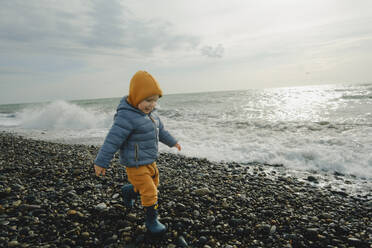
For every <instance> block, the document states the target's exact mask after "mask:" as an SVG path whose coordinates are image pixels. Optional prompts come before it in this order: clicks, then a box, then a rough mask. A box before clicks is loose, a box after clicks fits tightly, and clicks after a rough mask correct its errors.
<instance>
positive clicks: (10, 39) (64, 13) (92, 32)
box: [0, 0, 200, 55]
mask: <svg viewBox="0 0 372 248" xmlns="http://www.w3.org/2000/svg"><path fill="white" fill-rule="evenodd" d="M56 3H57V2H54V1H27V2H24V1H17V0H13V1H5V2H4V3H3V4H2V8H1V10H0V44H6V45H8V46H9V45H17V44H18V45H19V44H21V45H22V46H24V45H25V44H27V45H28V46H31V47H32V49H33V50H35V49H38V50H44V49H52V50H56V51H58V50H59V49H62V52H64V51H65V50H66V49H67V50H68V49H69V48H71V50H73V52H79V50H81V51H82V53H86V51H85V50H86V49H89V50H91V52H92V53H94V51H95V50H99V51H98V52H102V50H104V51H105V52H107V53H112V52H113V51H116V52H118V53H125V52H133V53H138V54H142V55H149V54H152V53H153V52H154V51H156V50H158V49H161V50H164V51H174V50H188V49H190V48H192V49H195V48H196V47H197V46H198V44H199V42H200V38H199V37H197V36H192V35H187V34H178V33H175V31H174V30H173V26H172V24H171V23H169V22H165V21H162V20H143V19H141V18H137V17H136V16H135V15H134V14H133V13H131V11H130V10H129V9H128V8H127V7H126V6H124V5H123V4H122V2H121V1H119V0H112V1H110V3H108V2H107V1H104V0H92V1H90V2H77V1H67V2H64V3H63V4H62V3H59V2H58V6H57V4H56ZM61 5H63V6H61ZM13 43H16V44H13ZM110 50H111V51H110Z"/></svg>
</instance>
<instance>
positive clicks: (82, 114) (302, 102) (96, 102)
mask: <svg viewBox="0 0 372 248" xmlns="http://www.w3.org/2000/svg"><path fill="white" fill-rule="evenodd" d="M120 99H121V97H115V98H106V99H88V100H76V101H66V100H57V101H52V102H43V103H24V104H8V105H0V130H1V131H6V132H12V133H15V134H18V135H22V136H25V137H28V138H33V139H41V140H47V141H54V142H59V143H68V144H87V145H96V146H100V145H102V143H103V141H104V138H105V136H106V134H107V132H108V130H109V129H110V127H111V125H112V123H113V116H114V114H115V111H116V107H117V105H118V103H119V101H120ZM156 111H157V113H158V115H159V116H160V118H161V119H162V121H163V123H164V125H165V128H166V129H168V131H170V132H171V133H172V134H173V136H175V137H176V138H177V139H178V141H179V144H180V145H181V146H182V151H181V152H178V151H177V150H176V149H175V148H169V147H167V146H165V145H161V146H160V152H169V153H177V154H182V155H185V156H189V157H197V158H207V159H208V160H210V161H213V162H222V163H229V162H236V163H239V164H241V165H243V166H244V165H246V166H249V165H252V164H257V163H260V164H265V165H275V166H280V167H282V168H283V170H285V171H286V173H292V174H293V175H295V176H297V177H300V178H303V179H304V180H306V179H307V178H309V177H310V176H311V175H312V176H314V175H315V177H317V178H319V180H317V182H316V183H317V184H318V185H320V186H322V185H323V186H327V187H334V185H339V187H338V188H339V189H341V190H344V191H353V190H354V191H355V192H358V194H359V195H363V192H364V195H369V197H371V193H370V191H372V190H371V189H372V187H371V184H372V84H335V85H319V86H301V87H285V88H268V89H251V90H240V91H224V92H203V93H189V94H170V95H164V96H163V97H162V98H160V100H159V102H158V105H157V110H156ZM283 173H284V172H283ZM340 176H341V179H340ZM330 185H331V186H330ZM355 185H357V186H355Z"/></svg>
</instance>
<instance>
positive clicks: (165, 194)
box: [0, 132, 372, 248]
mask: <svg viewBox="0 0 372 248" xmlns="http://www.w3.org/2000/svg"><path fill="white" fill-rule="evenodd" d="M0 140H1V142H0V170H1V172H0V225H1V227H2V228H1V231H0V246H14V247H35V246H46V245H48V246H46V247H62V246H64V247H78V246H80V247H103V246H108V247H148V246H149V243H150V244H152V245H153V247H169V248H172V247H173V248H174V247H178V246H181V247H182V244H183V245H185V243H187V244H188V245H189V246H190V247H206V248H207V247H327V246H329V247H371V245H372V226H371V225H370V223H371V222H372V214H371V213H372V201H371V200H370V199H368V198H365V199H364V198H360V197H354V196H351V195H349V194H347V193H342V191H335V190H332V189H329V188H321V187H317V186H316V185H314V184H313V183H312V182H311V180H308V181H309V182H306V181H301V180H299V179H298V178H296V177H293V176H287V175H284V173H283V174H282V173H280V172H279V171H278V170H276V169H275V168H274V167H270V169H267V168H268V167H267V166H264V165H259V164H257V165H256V166H242V165H240V164H238V163H214V162H210V161H208V160H206V159H200V158H189V157H184V156H182V155H175V154H170V153H161V154H160V157H159V159H158V165H159V171H160V186H159V191H160V194H159V204H160V210H159V213H160V217H161V221H162V223H164V224H165V225H167V226H168V231H167V233H166V235H165V237H164V238H163V239H162V240H158V241H156V243H155V244H154V243H151V240H149V239H148V237H147V235H146V230H145V228H144V226H143V216H144V214H143V209H142V207H141V206H140V204H139V200H137V202H136V206H135V207H134V209H133V210H131V212H129V213H128V212H127V211H126V209H125V207H123V205H122V203H121V201H122V198H121V195H120V187H121V186H122V185H123V184H126V183H127V178H126V175H125V169H124V167H123V166H121V165H119V164H118V159H117V157H115V158H114V159H113V160H112V163H111V166H110V169H109V170H108V171H107V173H106V176H105V177H104V178H97V177H96V176H95V175H94V171H93V159H94V157H95V155H96V154H97V151H98V147H96V146H89V145H68V144H58V143H52V142H47V141H40V140H32V139H27V138H22V137H19V136H17V135H15V134H12V133H6V132H0ZM340 177H342V176H341V175H340ZM308 179H309V178H308ZM183 247H186V246H183Z"/></svg>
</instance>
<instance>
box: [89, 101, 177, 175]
mask: <svg viewBox="0 0 372 248" xmlns="http://www.w3.org/2000/svg"><path fill="white" fill-rule="evenodd" d="M159 141H160V142H162V143H164V144H166V145H168V146H169V147H173V146H174V145H176V143H177V141H176V140H175V139H174V138H173V136H172V135H171V134H170V133H169V132H168V131H166V130H165V129H164V126H163V124H162V122H161V121H160V118H159V117H158V116H157V115H155V114H154V113H153V112H152V113H150V114H145V113H143V112H142V111H140V110H139V109H137V108H134V107H133V106H132V105H130V104H129V103H128V102H127V97H124V98H123V99H122V100H121V101H120V104H119V106H118V108H117V112H116V114H115V117H114V123H113V125H112V127H111V129H110V131H109V132H108V134H107V136H106V139H105V141H104V143H103V145H102V147H101V149H100V150H99V152H98V155H97V157H96V159H95V160H94V163H95V164H96V165H98V166H100V167H103V168H107V167H108V166H109V163H110V161H111V159H112V158H113V156H114V154H115V152H116V151H117V150H119V149H120V151H119V157H120V163H121V164H122V165H125V166H127V167H138V166H140V165H147V164H151V163H153V162H154V161H155V160H156V159H157V157H158V143H159Z"/></svg>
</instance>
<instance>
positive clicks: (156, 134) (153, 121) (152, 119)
mask: <svg viewBox="0 0 372 248" xmlns="http://www.w3.org/2000/svg"><path fill="white" fill-rule="evenodd" d="M149 118H150V119H151V121H152V123H153V124H154V128H155V138H156V140H158V131H157V130H156V129H157V128H156V122H155V120H154V118H152V116H150V115H149Z"/></svg>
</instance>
